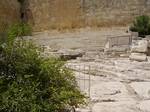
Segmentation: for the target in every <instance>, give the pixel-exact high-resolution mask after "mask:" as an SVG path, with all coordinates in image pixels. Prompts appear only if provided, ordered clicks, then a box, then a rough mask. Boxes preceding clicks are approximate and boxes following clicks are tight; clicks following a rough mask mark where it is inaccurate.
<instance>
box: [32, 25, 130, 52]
mask: <svg viewBox="0 0 150 112" xmlns="http://www.w3.org/2000/svg"><path fill="white" fill-rule="evenodd" d="M127 29H128V28H124V27H123V28H120V27H115V28H103V29H90V28H86V29H79V30H76V31H71V32H70V31H65V32H57V31H51V32H48V31H45V32H42V33H36V34H35V35H34V36H33V37H32V39H33V41H34V42H36V43H39V44H40V45H49V46H50V47H51V48H53V49H83V50H99V49H100V48H103V46H104V44H105V42H106V39H107V37H109V36H114V35H125V34H127V33H126V31H127Z"/></svg>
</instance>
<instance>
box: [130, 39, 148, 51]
mask: <svg viewBox="0 0 150 112" xmlns="http://www.w3.org/2000/svg"><path fill="white" fill-rule="evenodd" d="M147 50H148V41H147V40H138V41H137V42H136V43H134V44H132V47H131V52H136V53H147Z"/></svg>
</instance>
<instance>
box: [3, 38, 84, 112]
mask: <svg viewBox="0 0 150 112" xmlns="http://www.w3.org/2000/svg"><path fill="white" fill-rule="evenodd" d="M84 98H85V97H84V95H82V94H81V93H80V91H79V89H78V87H77V83H76V81H75V77H74V74H73V73H72V72H71V71H70V70H69V69H67V68H66V67H65V66H64V62H62V61H61V60H59V59H55V58H50V59H45V58H42V57H40V54H38V53H37V48H36V47H35V46H34V45H33V44H32V43H31V42H27V41H24V40H17V41H15V44H13V46H12V44H8V45H4V46H0V112H60V110H63V109H64V108H65V107H66V106H68V105H69V106H77V105H78V104H83V103H84Z"/></svg>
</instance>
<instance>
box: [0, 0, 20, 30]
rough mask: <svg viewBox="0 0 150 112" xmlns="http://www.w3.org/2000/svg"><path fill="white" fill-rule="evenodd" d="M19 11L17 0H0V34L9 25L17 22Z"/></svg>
mask: <svg viewBox="0 0 150 112" xmlns="http://www.w3.org/2000/svg"><path fill="white" fill-rule="evenodd" d="M19 9H20V6H19V3H18V1H17V0H0V32H4V31H5V30H6V29H7V27H8V26H9V25H11V24H13V23H15V22H17V21H19V18H20V14H19Z"/></svg>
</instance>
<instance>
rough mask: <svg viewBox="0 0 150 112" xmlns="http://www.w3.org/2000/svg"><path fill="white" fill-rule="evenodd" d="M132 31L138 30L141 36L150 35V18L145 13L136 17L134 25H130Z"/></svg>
mask: <svg viewBox="0 0 150 112" xmlns="http://www.w3.org/2000/svg"><path fill="white" fill-rule="evenodd" d="M130 31H134V32H138V33H139V35H140V36H141V37H145V35H150V18H149V16H146V15H143V16H139V17H137V18H136V20H135V21H134V22H133V25H132V26H131V27H130Z"/></svg>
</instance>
